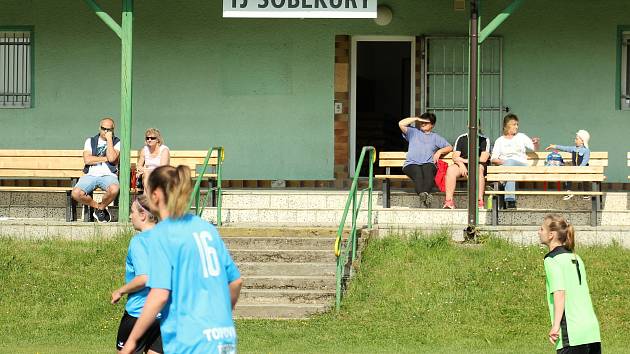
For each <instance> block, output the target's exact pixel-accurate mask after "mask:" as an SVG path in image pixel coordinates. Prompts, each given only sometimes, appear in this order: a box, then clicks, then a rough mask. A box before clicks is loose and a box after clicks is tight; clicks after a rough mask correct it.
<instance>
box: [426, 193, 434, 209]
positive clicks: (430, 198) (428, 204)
mask: <svg viewBox="0 0 630 354" xmlns="http://www.w3.org/2000/svg"><path fill="white" fill-rule="evenodd" d="M424 193H426V195H427V196H426V198H424V207H425V208H427V209H429V208H431V204H433V195H431V194H429V193H427V192H424Z"/></svg>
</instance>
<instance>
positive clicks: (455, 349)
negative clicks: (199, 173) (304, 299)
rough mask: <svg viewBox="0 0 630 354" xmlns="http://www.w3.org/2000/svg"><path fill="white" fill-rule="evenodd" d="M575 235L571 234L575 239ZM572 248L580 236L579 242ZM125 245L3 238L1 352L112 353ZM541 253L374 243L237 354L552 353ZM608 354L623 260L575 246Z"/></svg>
mask: <svg viewBox="0 0 630 354" xmlns="http://www.w3.org/2000/svg"><path fill="white" fill-rule="evenodd" d="M578 236H579V235H578ZM578 240H579V239H578ZM127 243H128V236H121V237H119V238H116V239H113V240H108V241H81V242H80V241H16V240H8V239H0V267H1V268H0V282H1V283H2V285H3V286H2V287H0V318H2V321H0V333H2V335H0V353H112V352H114V347H113V344H114V339H115V332H116V329H117V326H118V321H119V318H120V315H121V313H122V310H123V305H122V304H121V305H117V306H112V305H110V304H109V296H110V293H111V290H112V289H114V288H115V287H116V286H119V285H120V282H121V281H122V280H123V263H124V257H125V253H126V248H127ZM545 253H546V251H545V250H543V249H542V248H540V247H517V246H512V245H509V244H506V243H504V242H501V241H497V240H489V241H488V242H487V243H486V244H484V245H481V246H460V245H454V244H452V243H450V242H448V239H447V238H446V236H443V235H442V236H441V235H434V236H431V237H418V238H412V239H411V240H408V241H402V240H399V239H395V238H390V239H386V240H374V241H372V242H370V244H369V245H368V246H367V247H366V249H365V251H364V253H363V262H362V264H361V266H360V267H361V268H360V271H359V273H358V276H357V277H356V278H355V279H354V280H353V282H352V285H351V287H350V290H349V291H348V293H347V295H346V297H345V299H344V303H343V307H342V310H341V311H340V312H339V313H335V312H332V313H329V314H325V315H322V316H319V317H316V318H314V319H312V320H308V321H238V322H237V327H238V335H239V349H240V352H242V353H291V352H299V353H301V352H304V353H334V352H343V353H372V352H379V353H388V352H407V353H416V352H417V353H462V352H466V353H551V352H553V348H552V346H551V345H550V344H549V343H548V342H547V341H546V334H547V332H548V330H549V325H550V324H549V319H548V312H547V308H546V304H545V302H544V272H543V268H542V257H543V255H544V254H545ZM579 253H580V255H581V256H582V258H583V259H584V261H585V263H586V266H587V272H588V276H589V279H588V281H589V285H590V288H591V292H592V296H593V302H594V305H595V309H596V312H597V314H598V317H599V319H600V322H601V327H602V336H603V348H604V351H605V352H606V353H628V352H630V335H629V334H628V333H630V307H629V306H628V305H629V304H630V302H629V301H628V294H630V272H628V271H627V269H628V263H629V260H630V257H629V256H630V251H628V250H623V249H621V248H619V247H614V246H611V247H606V248H580V249H579Z"/></svg>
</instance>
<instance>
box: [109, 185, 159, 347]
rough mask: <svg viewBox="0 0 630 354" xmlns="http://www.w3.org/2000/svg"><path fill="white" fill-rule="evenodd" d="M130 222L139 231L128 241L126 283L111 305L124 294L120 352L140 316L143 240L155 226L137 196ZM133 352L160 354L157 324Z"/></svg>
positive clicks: (144, 294) (143, 198)
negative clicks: (125, 301)
mask: <svg viewBox="0 0 630 354" xmlns="http://www.w3.org/2000/svg"><path fill="white" fill-rule="evenodd" d="M131 223H132V224H133V227H134V228H135V229H136V230H138V231H141V232H140V233H139V234H137V235H135V236H134V237H133V238H132V239H131V241H130V242H129V250H128V251H127V261H126V265H125V282H126V284H125V285H123V286H121V287H120V288H118V289H116V290H114V292H113V293H112V301H111V302H112V304H116V303H118V301H119V300H120V299H121V298H122V297H123V296H124V295H125V294H128V295H127V305H126V306H125V313H124V314H123V317H122V319H121V320H120V326H119V327H118V335H117V336H116V349H117V350H121V349H122V348H123V346H124V345H125V342H127V338H128V337H129V333H131V329H132V328H133V326H134V324H135V323H136V321H137V320H138V317H140V312H141V311H142V307H143V306H144V302H145V301H146V298H147V294H148V293H149V288H147V287H146V283H147V273H148V266H149V257H148V255H147V244H146V240H147V237H149V230H151V229H152V228H153V227H154V226H155V224H156V223H157V218H156V217H155V216H154V215H153V214H151V212H150V211H149V210H148V200H147V198H146V196H144V195H141V196H139V197H138V199H136V200H135V201H134V202H133V204H132V205H131ZM136 349H137V351H139V352H145V353H149V354H161V353H163V352H164V351H163V350H162V338H161V336H160V323H159V322H158V320H154V321H153V323H152V324H151V326H150V327H149V330H148V331H147V332H146V333H145V334H144V335H143V336H142V338H141V339H140V340H139V341H138V345H137V348H136Z"/></svg>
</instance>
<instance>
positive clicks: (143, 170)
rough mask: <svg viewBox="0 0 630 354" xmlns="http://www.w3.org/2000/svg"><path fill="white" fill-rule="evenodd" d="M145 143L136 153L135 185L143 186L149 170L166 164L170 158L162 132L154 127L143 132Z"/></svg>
mask: <svg viewBox="0 0 630 354" xmlns="http://www.w3.org/2000/svg"><path fill="white" fill-rule="evenodd" d="M144 141H145V145H144V147H143V148H142V149H141V150H140V153H139V154H138V163H136V178H137V179H136V186H135V187H137V188H144V186H146V185H147V183H146V182H147V178H148V177H149V174H150V173H151V171H153V170H155V169H156V168H158V167H160V166H165V165H168V164H169V162H170V158H171V153H170V150H169V149H168V147H167V146H166V145H164V139H162V134H160V131H159V130H158V129H156V128H149V129H147V131H146V132H145V133H144Z"/></svg>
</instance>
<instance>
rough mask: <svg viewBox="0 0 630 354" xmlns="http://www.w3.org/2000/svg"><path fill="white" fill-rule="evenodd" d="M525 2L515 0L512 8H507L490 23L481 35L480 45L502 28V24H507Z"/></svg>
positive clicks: (523, 0) (511, 5)
mask: <svg viewBox="0 0 630 354" xmlns="http://www.w3.org/2000/svg"><path fill="white" fill-rule="evenodd" d="M523 2H525V0H514V1H513V2H512V3H511V4H510V6H508V7H506V8H505V10H503V11H502V12H501V13H500V14H498V15H497V16H496V17H495V18H494V19H493V20H492V21H490V23H488V25H487V26H486V27H485V28H484V29H483V30H481V32H480V33H479V44H481V43H483V41H485V40H486V38H488V37H489V36H490V35H491V34H492V32H494V30H496V29H497V28H498V27H499V26H501V24H502V23H503V22H505V20H507V19H508V17H510V15H511V14H513V13H514V12H515V11H516V10H518V8H519V7H521V5H523Z"/></svg>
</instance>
